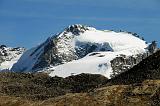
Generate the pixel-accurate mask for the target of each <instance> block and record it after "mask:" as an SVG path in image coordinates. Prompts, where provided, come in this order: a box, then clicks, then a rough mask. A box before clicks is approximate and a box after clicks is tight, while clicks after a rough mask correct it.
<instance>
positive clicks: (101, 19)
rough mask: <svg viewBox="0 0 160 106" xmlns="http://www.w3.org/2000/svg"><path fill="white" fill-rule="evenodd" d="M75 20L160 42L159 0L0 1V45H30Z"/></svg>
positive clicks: (98, 27)
mask: <svg viewBox="0 0 160 106" xmlns="http://www.w3.org/2000/svg"><path fill="white" fill-rule="evenodd" d="M76 23H79V24H87V25H90V26H94V27H95V28H97V29H113V30H120V29H121V30H126V31H131V32H136V33H138V34H139V35H141V36H143V37H144V38H145V40H147V41H148V42H149V41H152V40H157V41H158V42H160V0H0V44H6V45H8V46H22V47H26V48H31V47H33V46H35V45H37V44H39V43H41V42H43V41H44V40H45V39H47V37H49V36H51V35H54V34H56V33H58V32H60V31H62V30H63V29H64V28H65V27H66V26H68V25H70V24H76Z"/></svg>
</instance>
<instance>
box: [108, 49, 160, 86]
mask: <svg viewBox="0 0 160 106" xmlns="http://www.w3.org/2000/svg"><path fill="white" fill-rule="evenodd" d="M146 79H151V80H156V79H160V50H159V51H157V52H156V53H154V54H153V55H151V56H149V57H147V58H146V59H144V60H143V61H141V62H140V63H139V64H137V65H136V66H134V67H133V68H131V69H130V70H128V71H126V72H124V73H121V74H120V75H117V76H116V77H115V78H112V79H110V81H109V82H108V83H110V84H131V83H139V82H140V83H141V82H142V81H144V80H146Z"/></svg>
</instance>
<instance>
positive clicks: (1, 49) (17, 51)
mask: <svg viewBox="0 0 160 106" xmlns="http://www.w3.org/2000/svg"><path fill="white" fill-rule="evenodd" d="M24 51H25V48H21V47H15V48H13V47H7V46H6V45H0V71H4V70H10V69H11V68H12V66H13V64H14V63H16V62H17V61H18V59H19V58H20V57H21V55H22V54H23V52H24Z"/></svg>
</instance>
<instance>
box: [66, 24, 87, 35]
mask: <svg viewBox="0 0 160 106" xmlns="http://www.w3.org/2000/svg"><path fill="white" fill-rule="evenodd" d="M86 30H89V27H88V26H86V25H82V24H73V25H69V26H68V27H67V28H66V29H65V31H67V32H71V33H73V34H75V35H79V34H80V33H83V32H85V31H86Z"/></svg>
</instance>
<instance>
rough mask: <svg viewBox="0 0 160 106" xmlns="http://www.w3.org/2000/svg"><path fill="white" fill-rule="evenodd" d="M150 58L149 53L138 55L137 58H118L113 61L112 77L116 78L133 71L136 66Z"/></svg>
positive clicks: (122, 56)
mask: <svg viewBox="0 0 160 106" xmlns="http://www.w3.org/2000/svg"><path fill="white" fill-rule="evenodd" d="M148 56H149V54H148V53H144V54H138V55H136V56H129V57H126V56H125V55H121V56H119V57H116V58H115V59H113V60H112V61H111V67H112V70H113V73H112V75H111V77H115V76H116V75H118V74H120V73H123V72H125V71H127V70H129V69H131V68H132V67H133V66H135V65H136V64H138V63H139V62H141V61H142V60H143V59H145V58H146V57H148Z"/></svg>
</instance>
